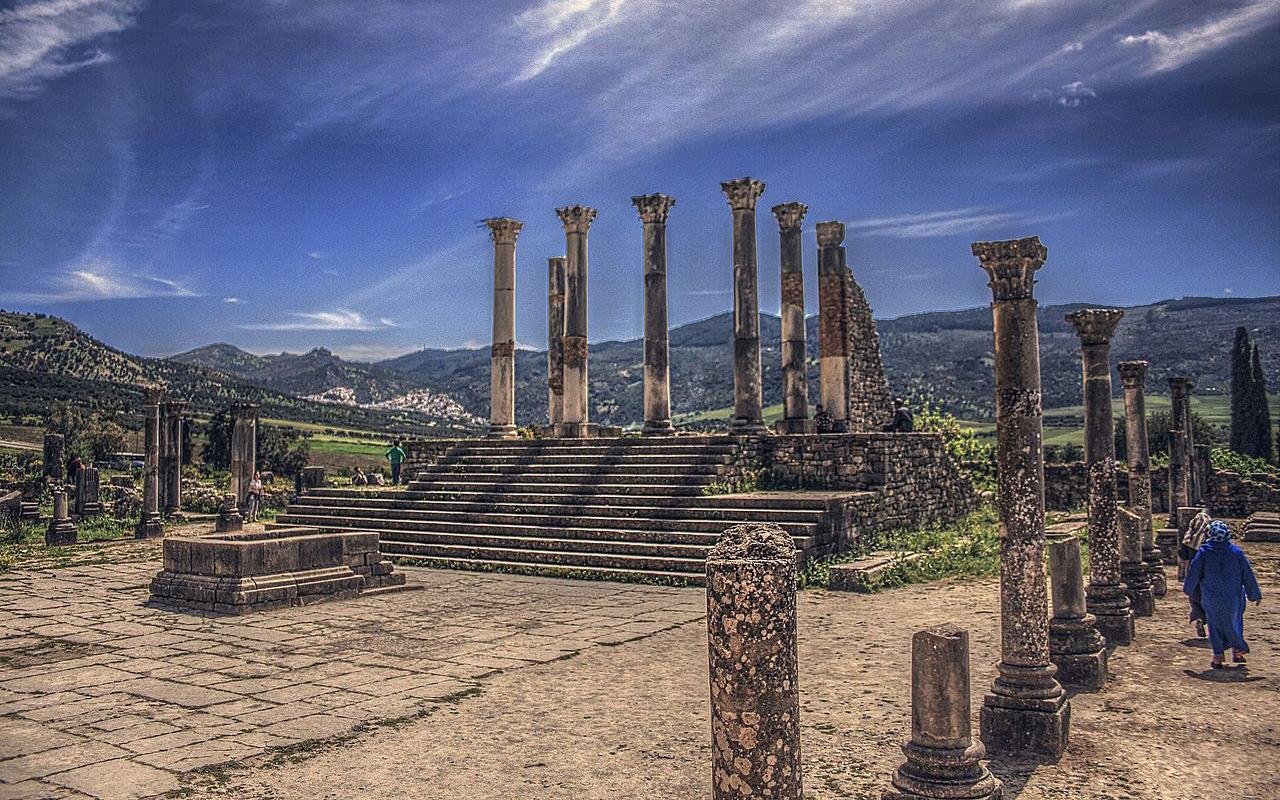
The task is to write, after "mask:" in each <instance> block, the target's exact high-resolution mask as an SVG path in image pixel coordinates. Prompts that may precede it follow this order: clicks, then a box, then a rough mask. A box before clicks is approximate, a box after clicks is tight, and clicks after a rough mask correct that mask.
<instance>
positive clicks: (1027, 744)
mask: <svg viewBox="0 0 1280 800" xmlns="http://www.w3.org/2000/svg"><path fill="white" fill-rule="evenodd" d="M996 669H997V671H998V672H999V675H997V677H996V679H995V681H994V682H993V683H992V685H991V693H990V694H988V695H987V696H986V697H985V698H983V701H982V710H981V712H980V713H979V716H978V721H979V729H980V730H981V738H982V743H983V744H984V745H986V748H987V751H988V752H992V753H1023V752H1034V753H1041V754H1044V755H1048V756H1050V757H1053V758H1057V757H1058V756H1060V755H1062V752H1063V751H1064V750H1066V749H1067V739H1068V733H1069V731H1070V727H1071V704H1070V703H1069V702H1067V695H1066V693H1065V692H1063V691H1062V686H1061V685H1060V684H1059V683H1058V681H1057V680H1055V678H1054V676H1055V675H1056V673H1057V670H1058V668H1057V667H1055V666H1054V665H1053V664H1045V665H1043V666H1019V665H1018V664H1008V663H1005V662H1003V661H1001V662H1000V663H999V664H997V665H996Z"/></svg>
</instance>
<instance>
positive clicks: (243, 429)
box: [231, 403, 258, 511]
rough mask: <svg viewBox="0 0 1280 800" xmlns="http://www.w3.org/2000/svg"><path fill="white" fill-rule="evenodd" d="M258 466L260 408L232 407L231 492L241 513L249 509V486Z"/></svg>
mask: <svg viewBox="0 0 1280 800" xmlns="http://www.w3.org/2000/svg"><path fill="white" fill-rule="evenodd" d="M257 464H258V407H257V406H256V405H254V404H253V403H233V404H232V406H231V492H232V493H233V494H235V496H236V505H237V506H238V507H239V508H240V510H241V511H244V510H245V509H246V508H247V498H248V496H249V484H250V483H251V482H252V481H253V473H254V471H255V470H257V468H258V467H257Z"/></svg>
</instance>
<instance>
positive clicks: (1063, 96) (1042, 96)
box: [1031, 81, 1098, 108]
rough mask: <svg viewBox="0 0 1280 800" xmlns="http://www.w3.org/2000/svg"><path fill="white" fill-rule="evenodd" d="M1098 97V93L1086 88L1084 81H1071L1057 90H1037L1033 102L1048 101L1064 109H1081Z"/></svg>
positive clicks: (1032, 94)
mask: <svg viewBox="0 0 1280 800" xmlns="http://www.w3.org/2000/svg"><path fill="white" fill-rule="evenodd" d="M1097 96H1098V93H1097V92H1095V91H1094V90H1093V88H1092V87H1089V86H1086V85H1085V84H1084V81H1071V82H1070V83H1065V84H1063V85H1062V86H1060V87H1058V88H1057V89H1036V90H1035V91H1034V92H1032V93H1031V99H1032V100H1047V101H1051V102H1054V103H1057V104H1058V105H1060V106H1063V107H1064V108H1079V107H1080V106H1082V105H1084V104H1085V102H1086V101H1088V100H1092V99H1094V98H1096V97H1097Z"/></svg>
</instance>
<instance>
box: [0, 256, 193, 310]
mask: <svg viewBox="0 0 1280 800" xmlns="http://www.w3.org/2000/svg"><path fill="white" fill-rule="evenodd" d="M3 296H4V297H7V298H10V299H13V300H17V301H19V302H27V303H75V302H87V301H93V300H136V299H139V298H149V297H199V296H200V294H199V292H196V291H195V290H194V289H192V288H191V287H190V286H188V285H187V284H185V283H183V282H181V281H177V280H174V279H172V278H165V277H161V276H157V275H150V274H145V273H139V272H133V271H130V270H129V269H127V268H125V267H122V266H121V265H119V264H116V263H114V262H111V261H106V260H102V259H92V260H87V261H83V262H81V263H78V264H76V265H74V266H72V267H69V268H68V269H66V270H63V271H61V272H58V273H55V274H54V275H53V277H52V279H51V280H50V281H49V284H48V286H47V287H45V288H44V289H39V290H35V291H28V292H14V293H6V294H4V295H3Z"/></svg>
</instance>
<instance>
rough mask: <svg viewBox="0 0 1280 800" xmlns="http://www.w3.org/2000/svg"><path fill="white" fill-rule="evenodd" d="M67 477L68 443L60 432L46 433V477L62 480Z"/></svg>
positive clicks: (47, 478)
mask: <svg viewBox="0 0 1280 800" xmlns="http://www.w3.org/2000/svg"><path fill="white" fill-rule="evenodd" d="M66 477H67V445H66V440H65V439H64V438H63V436H62V434H60V433H46V434H45V435H44V478H45V479H46V480H55V481H61V480H65V479H66Z"/></svg>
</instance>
